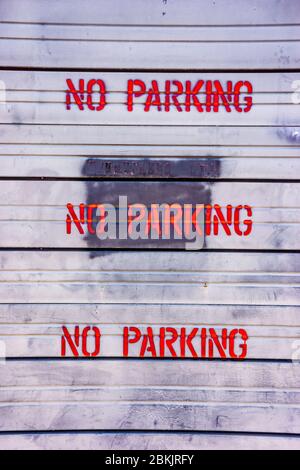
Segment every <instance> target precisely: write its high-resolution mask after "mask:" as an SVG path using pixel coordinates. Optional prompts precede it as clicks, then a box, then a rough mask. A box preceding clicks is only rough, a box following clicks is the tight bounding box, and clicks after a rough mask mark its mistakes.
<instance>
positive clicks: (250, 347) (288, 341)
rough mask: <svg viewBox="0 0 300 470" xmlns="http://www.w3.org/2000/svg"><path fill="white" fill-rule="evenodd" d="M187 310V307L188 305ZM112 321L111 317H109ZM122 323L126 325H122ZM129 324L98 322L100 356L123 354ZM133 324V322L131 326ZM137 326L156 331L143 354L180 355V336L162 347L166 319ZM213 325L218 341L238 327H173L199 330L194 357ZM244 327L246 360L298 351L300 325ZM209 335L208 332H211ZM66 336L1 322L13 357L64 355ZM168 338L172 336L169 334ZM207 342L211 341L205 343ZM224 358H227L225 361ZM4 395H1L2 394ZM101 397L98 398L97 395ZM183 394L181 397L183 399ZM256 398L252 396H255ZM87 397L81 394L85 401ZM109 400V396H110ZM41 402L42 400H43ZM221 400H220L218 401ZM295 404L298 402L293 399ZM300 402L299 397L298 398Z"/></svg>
mask: <svg viewBox="0 0 300 470" xmlns="http://www.w3.org/2000/svg"><path fill="white" fill-rule="evenodd" d="M186 310H187V312H188V306H187V307H186ZM107 321H109V320H107ZM122 324H123V325H124V326H122ZM65 326H66V327H67V328H68V331H69V332H70V334H71V335H74V326H73V325H68V324H67V325H65ZM86 326H90V325H87V324H86V323H83V324H81V325H80V331H82V330H83V329H84V328H85V327H86ZM125 326H129V325H128V324H126V321H125V319H124V320H123V322H121V324H120V325H109V324H100V323H98V324H97V328H99V330H100V331H101V346H100V348H101V350H100V353H99V354H98V355H97V357H101V358H105V357H108V358H110V357H123V356H124V353H123V347H124V346H123V342H124V341H123V334H124V327H125ZM130 326H131V325H130ZM134 326H135V327H137V328H139V330H140V332H141V333H142V335H146V334H147V328H148V327H151V328H152V331H153V342H154V349H155V354H153V352H151V351H146V352H145V353H144V354H143V356H144V357H148V358H153V357H164V358H165V357H172V355H174V354H175V357H178V358H179V357H181V352H180V351H181V349H180V347H181V343H180V339H178V340H176V341H175V342H174V343H173V348H174V352H173V353H171V351H170V350H169V348H168V347H166V348H165V351H164V352H161V350H160V339H161V338H160V328H168V327H170V325H168V324H167V325H166V324H164V321H163V319H162V320H161V322H160V325H153V324H152V323H149V325H145V324H142V325H140V324H135V325H134ZM204 327H205V328H207V332H208V331H209V330H208V329H209V328H214V330H215V332H216V334H217V335H218V337H219V340H220V341H221V339H222V330H223V328H227V331H228V336H229V334H230V333H231V331H233V330H234V329H235V328H236V325H227V324H226V323H225V324H223V325H210V324H209V323H208V324H205V325H204V324H202V323H200V322H198V323H196V324H188V325H187V324H185V323H183V322H182V320H181V322H180V323H179V324H172V328H175V329H176V331H177V332H178V334H180V333H181V329H182V328H185V329H186V338H187V337H188V335H189V334H191V333H192V331H194V329H195V328H196V329H198V334H197V335H196V336H195V338H194V339H193V341H192V345H193V347H194V350H195V356H194V357H198V358H201V357H208V353H207V352H206V353H205V355H204V356H203V355H202V353H201V345H202V344H203V343H202V342H201V337H200V335H201V329H202V328H204ZM243 329H244V330H245V331H246V332H247V334H248V337H249V339H248V341H247V356H246V357H247V359H270V360H291V358H292V356H293V354H295V346H296V347H297V339H298V338H299V334H300V326H298V327H272V326H268V327H263V326H256V327H253V326H248V325H247V324H244V325H243ZM208 335H209V333H208ZM62 336H63V330H62V326H60V325H57V326H51V325H50V326H49V325H36V326H35V325H26V326H21V325H0V341H1V344H2V345H3V344H4V345H5V354H6V356H7V357H10V358H20V357H22V358H28V357H31V358H41V357H46V358H50V357H53V358H59V357H61V356H62V352H61V350H62V345H61V337H62ZM131 337H132V338H135V335H134V334H132V335H131ZM166 338H172V335H171V334H170V333H168V332H167V333H166ZM87 344H88V345H87V348H88V351H91V352H93V351H94V350H95V342H94V337H90V338H89V339H88V342H87ZM205 344H206V345H207V344H208V341H207V342H206V343H205ZM241 344H243V340H242V339H241V337H240V336H237V338H236V341H235V354H237V355H240V354H241V348H240V345H241ZM141 348H142V340H140V341H138V342H137V343H136V344H132V345H129V348H128V357H132V358H138V357H140V356H141ZM224 351H225V355H226V359H232V357H231V356H230V354H229V350H228V347H227V348H225V350H224ZM78 354H79V357H84V353H83V351H82V349H81V347H79V348H78ZM65 357H72V358H73V357H74V352H72V350H71V348H70V347H69V346H68V345H67V346H66V352H65ZM192 357H193V354H192V351H191V350H190V349H189V348H188V347H186V351H185V354H184V359H185V360H186V359H187V358H192ZM213 357H214V358H216V359H219V358H220V357H221V355H220V352H219V351H218V349H217V347H216V346H215V347H214V348H213ZM226 359H224V360H226ZM0 398H1V394H0ZM98 398H99V397H98ZM183 398H184V397H182V399H183ZM252 398H253V397H252ZM85 399H87V396H86V397H85V398H83V397H82V400H83V401H84V400H85ZM107 399H109V397H107ZM41 401H42V400H41ZM217 401H218V400H217ZM257 401H258V400H257V399H253V402H257ZM294 403H296V401H294ZM299 404H300V398H299Z"/></svg>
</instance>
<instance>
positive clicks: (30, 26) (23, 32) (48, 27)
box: [0, 20, 300, 43]
mask: <svg viewBox="0 0 300 470" xmlns="http://www.w3.org/2000/svg"><path fill="white" fill-rule="evenodd" d="M299 21H300V20H299ZM0 39H25V40H26V39H43V40H49V39H54V40H80V41H119V42H123V41H126V42H128V41H146V42H152V41H153V42H157V41H159V42H160V41H161V42H166V41H168V42H169V41H170V42H175V43H177V42H223V41H224V42H245V41H249V42H257V41H285V40H287V41H296V40H299V39H300V26H299V25H276V26H271V25H268V26H259V25H256V26H255V28H253V27H252V26H244V25H243V26H240V25H235V26H219V27H218V28H213V27H211V26H189V27H186V28H182V27H180V26H179V27H178V26H169V27H166V25H164V26H157V27H156V28H149V26H145V25H143V26H135V25H132V26H131V27H130V28H128V26H124V25H113V26H112V25H99V26H94V25H73V24H69V25H67V26H66V25H61V24H36V23H9V22H7V23H5V22H2V24H1V31H0Z"/></svg>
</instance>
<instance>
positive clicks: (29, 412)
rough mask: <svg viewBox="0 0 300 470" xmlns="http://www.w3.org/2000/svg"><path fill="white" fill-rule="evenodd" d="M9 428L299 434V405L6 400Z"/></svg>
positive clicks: (4, 420) (2, 425)
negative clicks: (21, 401) (24, 401)
mask: <svg viewBox="0 0 300 470" xmlns="http://www.w3.org/2000/svg"><path fill="white" fill-rule="evenodd" d="M0 410H1V416H2V420H1V423H0V429H1V430H3V431H9V430H11V431H12V430H13V431H22V430H24V428H26V430H27V431H28V430H42V429H45V430H64V429H65V430H67V429H70V428H72V429H74V430H84V429H88V430H90V429H91V430H92V429H99V430H101V429H111V428H112V429H121V430H130V429H137V428H138V429H140V430H148V429H149V430H169V429H170V428H171V427H172V430H182V429H185V430H187V431H193V430H195V431H215V430H221V431H237V432H243V431H245V429H247V431H248V432H273V433H274V428H276V430H277V432H279V433H299V430H300V426H299V420H300V409H299V407H298V406H297V405H289V406H283V405H279V406H276V407H275V406H274V405H254V404H251V405H245V404H242V405H236V404H212V405H210V404H207V403H204V404H186V402H179V403H176V404H175V403H172V404H170V403H169V402H167V403H153V404H152V403H129V404H126V403H124V404H119V405H118V406H117V405H116V403H115V402H107V403H105V404H104V403H100V404H99V403H90V402H81V403H78V404H74V403H72V402H71V403H68V404H64V403H51V404H50V403H47V404H40V403H30V404H29V403H26V404H21V405H13V404H3V405H0Z"/></svg>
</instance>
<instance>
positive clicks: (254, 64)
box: [0, 0, 299, 70]
mask: <svg viewBox="0 0 300 470" xmlns="http://www.w3.org/2000/svg"><path fill="white" fill-rule="evenodd" d="M45 5H46V6H45ZM107 5H108V3H107V2H103V1H101V2H93V1H89V2H88V3H87V4H86V7H85V12H82V14H81V13H80V14H79V11H80V10H81V7H80V6H79V3H78V2H76V3H75V5H74V4H72V8H68V7H67V6H66V2H64V4H63V5H60V4H59V2H55V3H53V2H52V3H51V6H50V4H49V6H48V4H45V2H44V3H43V7H42V6H41V4H39V3H38V2H36V1H33V0H31V1H30V0H29V1H26V2H24V3H23V4H22V7H21V8H20V6H18V3H16V2H8V1H4V2H2V4H1V7H0V8H1V9H0V16H1V19H2V21H3V22H4V23H5V24H4V30H3V33H2V34H3V38H2V40H1V43H2V45H3V53H2V56H1V65H2V66H26V67H28V66H30V67H53V68H57V69H59V68H64V67H73V68H82V67H86V68H89V69H93V68H99V67H100V66H101V67H102V68H112V67H114V68H140V69H151V68H160V69H168V68H169V69H170V68H173V69H183V68H187V69H189V68H191V64H192V67H193V68H199V69H202V70H203V69H211V68H215V69H216V68H217V69H224V68H228V64H230V67H231V68H233V69H239V68H248V69H257V68H265V69H267V68H269V69H274V68H277V69H290V68H296V67H297V66H298V65H299V58H298V54H297V50H298V48H299V33H298V31H297V28H294V29H290V30H289V33H287V30H288V28H287V26H288V25H289V27H290V25H295V26H297V24H298V23H299V12H298V11H297V7H296V6H295V5H291V3H287V2H286V1H280V2H276V1H275V0H274V1H272V2H271V4H270V3H268V5H266V4H261V3H259V2H257V1H256V2H255V4H253V2H252V3H251V4H250V5H249V6H245V2H243V1H239V2H233V1H230V2H227V3H225V2H224V1H218V2H212V1H210V2H203V1H201V2H197V1H196V0H190V1H189V2H188V4H187V3H186V2H183V1H180V2H173V1H169V2H167V3H164V2H160V1H157V2H151V3H149V2H148V3H147V2H146V1H145V0H144V1H143V2H134V4H133V3H132V2H128V1H126V2H122V5H120V2H118V1H116V2H114V4H111V3H109V7H108V6H107ZM44 9H45V11H48V12H47V13H45V11H44ZM66 9H67V11H68V14H66ZM107 9H109V10H111V13H107V11H106V10H107ZM50 11H51V12H50ZM71 11H72V13H71ZM132 12H134V14H132ZM68 16H69V18H68ZM11 21H13V22H14V27H13V31H12V28H11V25H10V22H11ZM47 23H50V25H47ZM53 23H54V24H53ZM55 23H56V24H55ZM71 25H72V26H71ZM77 25H81V26H77ZM121 25H122V26H121ZM134 25H136V26H137V27H135V26H134ZM141 25H142V26H143V27H142V28H141ZM153 25H155V26H162V25H164V26H165V30H164V32H163V33H161V30H160V29H158V30H157V28H152V29H151V26H153ZM259 25H263V32H261V35H260V34H258V33H257V31H256V30H255V33H254V32H253V31H251V28H249V26H251V27H252V29H254V28H253V26H256V27H257V26H259ZM70 26H71V29H70ZM95 26H100V27H101V29H102V30H104V32H103V33H102V34H101V32H99V29H98V32H97V33H93V31H94V30H95ZM128 26H131V27H130V28H128ZM166 26H167V28H166ZM176 26H186V27H187V28H186V29H187V30H188V32H187V33H184V34H182V33H179V32H178V28H176ZM208 26H217V27H219V26H223V29H222V30H220V31H219V34H218V35H215V34H214V35H213V37H212V33H210V34H207V32H206V31H207V29H208ZM225 26H226V27H225ZM203 27H204V29H203ZM116 28H117V29H116ZM138 28H139V29H138ZM201 28H202V30H201ZM83 29H85V30H86V29H89V31H87V32H86V33H82V32H81V30H83ZM122 29H123V31H122ZM195 29H196V31H195ZM211 29H212V28H211ZM214 29H216V28H214ZM249 29H250V31H249ZM255 29H256V28H255ZM120 30H121V32H120ZM128 30H129V31H130V32H129V33H128ZM197 30H198V31H199V30H200V31H199V32H198V31H197ZM205 30H206V31H205ZM261 30H262V28H261ZM266 30H267V31H268V32H265V31H266ZM100 31H101V30H100ZM149 31H152V32H151V33H150V34H149ZM266 38H267V40H266Z"/></svg>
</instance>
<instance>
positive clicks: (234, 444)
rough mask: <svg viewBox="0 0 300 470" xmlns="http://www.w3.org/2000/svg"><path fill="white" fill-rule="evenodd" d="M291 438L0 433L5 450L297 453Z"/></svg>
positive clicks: (299, 445)
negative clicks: (286, 451) (281, 451)
mask: <svg viewBox="0 0 300 470" xmlns="http://www.w3.org/2000/svg"><path fill="white" fill-rule="evenodd" d="M299 448H300V442H299V438H298V437H295V436H285V437H282V436H274V435H273V436H270V435H269V436H265V435H259V434H258V435H247V434H244V435H243V434H239V435H233V434H231V435H230V434H227V433H223V434H217V433H215V434H211V433H210V434H205V433H201V434H199V433H192V432H189V433H180V432H172V433H170V434H168V433H157V432H151V433H143V432H138V433H134V432H131V433H126V432H118V433H111V432H110V433H105V432H88V433H87V432H85V433H82V432H81V433H80V432H77V433H66V432H64V433H45V434H44V433H43V434H39V433H28V434H23V435H20V434H0V449H3V450H4V449H7V450H22V449H24V450H26V449H28V450H120V449H122V450H148V449H151V450H178V449H182V450H196V449H197V450H299Z"/></svg>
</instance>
